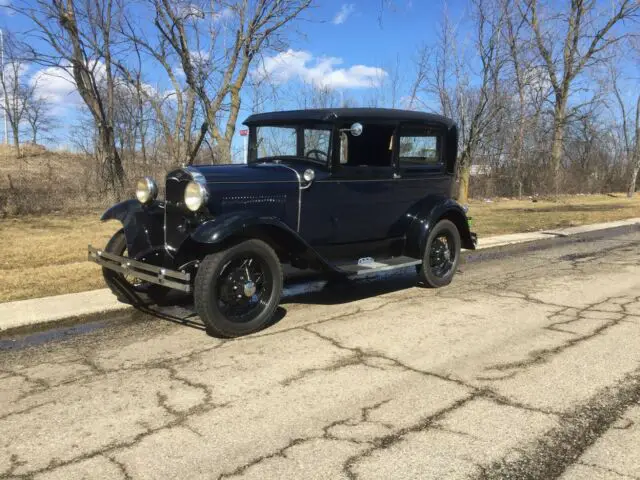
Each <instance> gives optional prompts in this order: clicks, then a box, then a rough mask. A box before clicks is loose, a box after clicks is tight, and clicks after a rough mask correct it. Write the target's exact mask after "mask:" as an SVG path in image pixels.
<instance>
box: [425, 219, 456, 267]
mask: <svg viewBox="0 0 640 480" xmlns="http://www.w3.org/2000/svg"><path fill="white" fill-rule="evenodd" d="M451 236H452V235H451V232H447V231H445V232H442V233H440V234H439V235H438V236H437V237H436V238H434V240H433V242H432V243H431V251H430V252H429V268H430V269H431V272H432V273H433V274H434V275H435V276H436V277H439V278H444V277H446V276H447V275H449V273H450V272H451V269H452V268H453V266H454V265H455V260H456V258H455V256H456V252H455V250H454V248H455V244H454V241H453V239H452V238H451Z"/></svg>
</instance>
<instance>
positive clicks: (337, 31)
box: [0, 0, 638, 146]
mask: <svg viewBox="0 0 640 480" xmlns="http://www.w3.org/2000/svg"><path fill="white" fill-rule="evenodd" d="M12 1H13V2H20V1H23V2H24V3H25V4H27V5H28V4H29V3H30V2H31V0H0V5H3V4H4V5H6V4H7V3H9V2H12ZM601 1H602V2H604V3H606V2H607V0H601ZM383 3H384V4H385V8H384V10H381V6H382V4H383ZM445 3H446V10H447V11H448V14H449V16H450V18H451V19H452V21H454V23H455V22H458V21H459V20H460V19H461V18H464V17H465V16H466V14H467V13H468V11H467V10H468V1H467V0H447V1H446V2H445V0H383V1H382V0H350V1H347V2H345V1H343V0H317V2H316V7H315V8H313V9H312V10H310V11H308V12H307V13H305V14H304V19H303V20H302V21H299V22H297V24H296V26H295V30H296V32H297V33H293V34H291V35H290V40H289V44H288V46H287V47H288V48H287V49H285V51H283V52H280V53H277V52H269V53H266V54H265V57H264V62H263V63H257V64H255V65H254V70H257V71H258V72H260V71H263V70H264V71H268V74H269V75H270V78H271V79H273V80H275V81H276V83H278V84H279V85H280V86H281V87H285V89H286V88H290V89H291V90H290V91H291V92H293V91H295V89H296V88H300V86H301V85H302V83H305V82H306V84H307V86H309V85H311V86H313V85H316V86H317V85H322V86H328V87H330V88H332V89H333V90H334V91H335V92H337V94H339V95H341V96H342V97H343V98H347V99H353V100H355V101H356V102H357V103H359V104H362V103H364V102H365V101H366V100H365V99H366V98H367V97H368V96H370V95H372V94H373V93H375V89H376V85H377V84H378V83H380V80H381V79H384V78H385V76H388V74H389V73H393V72H392V70H393V69H394V68H397V70H398V73H399V74H400V82H401V83H402V84H404V87H405V88H401V90H403V91H405V92H406V91H407V90H408V89H407V88H406V87H407V84H408V83H409V82H411V80H412V79H413V76H414V71H413V62H414V60H415V58H416V55H417V52H418V47H419V46H420V45H422V44H433V43H434V42H435V41H436V39H437V31H438V28H439V23H440V22H441V20H442V17H443V11H444V9H445ZM141 21H142V20H141ZM0 28H3V29H5V30H6V29H9V30H11V31H14V32H18V33H21V34H25V33H26V32H27V31H28V30H29V29H30V28H31V24H30V23H29V21H28V20H26V19H25V18H23V17H21V16H20V15H19V14H15V13H14V14H11V12H10V11H8V10H7V9H4V8H1V7H0ZM459 32H460V35H461V36H465V35H468V32H467V30H466V29H465V26H464V24H462V25H459ZM30 43H31V44H32V45H33V46H34V47H35V48H36V49H37V48H38V47H41V48H43V49H46V48H47V47H46V45H45V44H42V45H38V41H37V40H34V39H33V38H30ZM469 53H472V52H469ZM396 62H397V67H396ZM153 68H156V67H151V69H150V71H149V74H148V75H147V79H145V81H147V82H150V83H151V82H157V83H154V84H153V85H152V86H153V87H154V88H156V89H157V88H163V86H162V80H157V78H161V75H155V72H154V71H153ZM630 68H631V69H632V70H633V66H631V67H630ZM635 70H636V72H637V70H638V66H637V65H636V66H635ZM43 73H44V74H46V73H52V72H51V71H50V70H45V71H44V72H43V71H42V67H38V66H32V67H31V68H30V69H29V70H28V71H27V73H26V75H27V76H30V77H31V78H39V79H40V82H39V85H40V88H41V89H42V91H43V92H45V93H46V95H47V96H48V98H50V100H51V101H52V103H54V105H55V109H54V114H55V115H56V116H57V117H58V118H59V119H60V122H59V125H60V128H59V129H58V131H57V132H56V133H57V139H58V142H59V143H60V144H63V145H65V144H66V145H65V146H68V145H69V140H68V137H69V133H68V132H69V131H70V129H69V127H70V126H71V125H73V124H74V123H76V122H77V118H78V111H79V109H78V105H80V104H81V100H80V98H79V96H78V95H77V93H75V92H74V86H73V85H72V84H71V83H70V82H69V81H68V80H66V79H64V78H60V76H59V75H58V76H48V75H44V74H43ZM54 73H55V72H54ZM152 78H154V80H151V79H152ZM165 84H166V81H165ZM167 86H168V84H167ZM285 91H286V90H285ZM384 100H385V101H387V97H385V99H384ZM296 106H298V105H296V102H295V101H294V100H293V99H292V98H291V95H289V96H287V95H282V96H281V97H280V99H279V101H278V103H277V104H273V103H271V104H268V107H269V108H267V109H284V108H295V107H296ZM250 113H251V98H250V96H249V95H245V97H244V102H243V108H242V110H241V113H240V119H239V120H240V121H242V120H243V119H244V118H246V116H247V115H248V114H250ZM239 143H240V138H236V141H235V142H234V144H235V146H239Z"/></svg>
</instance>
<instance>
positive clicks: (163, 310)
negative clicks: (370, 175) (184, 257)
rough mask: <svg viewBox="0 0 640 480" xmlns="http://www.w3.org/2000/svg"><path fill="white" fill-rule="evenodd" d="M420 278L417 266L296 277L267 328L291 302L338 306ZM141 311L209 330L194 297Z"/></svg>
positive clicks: (402, 287)
mask: <svg viewBox="0 0 640 480" xmlns="http://www.w3.org/2000/svg"><path fill="white" fill-rule="evenodd" d="M417 285H418V283H417V278H416V275H415V271H414V270H413V269H406V270H402V271H397V272H393V274H378V275H372V276H369V277H365V278H359V279H333V280H326V279H323V278H322V277H319V276H318V275H316V274H309V275H308V276H296V277H294V278H292V279H286V280H285V287H284V291H283V295H282V300H281V302H280V305H281V306H280V307H278V309H277V310H276V312H275V314H274V316H273V317H272V320H271V322H269V325H268V326H267V327H266V328H269V327H272V326H274V325H276V324H278V323H279V322H280V321H282V319H284V318H285V317H286V315H287V308H286V307H287V305H292V304H305V305H338V304H344V303H351V302H355V301H358V300H362V299H365V298H370V297H375V296H378V295H383V294H386V293H392V292H397V291H401V290H406V289H409V288H413V287H415V286H417ZM135 308H136V310H138V311H139V312H141V313H143V314H146V315H150V316H153V317H156V318H159V319H162V320H166V321H168V322H172V323H175V324H179V325H183V326H186V327H190V328H193V329H196V330H201V331H204V330H206V328H205V326H204V324H203V323H202V321H201V320H200V317H199V316H198V314H197V313H196V312H195V310H194V307H193V303H192V302H191V301H190V299H187V298H183V299H182V301H181V302H179V303H178V304H172V305H138V306H136V307H135Z"/></svg>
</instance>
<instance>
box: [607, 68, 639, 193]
mask: <svg viewBox="0 0 640 480" xmlns="http://www.w3.org/2000/svg"><path fill="white" fill-rule="evenodd" d="M610 85H611V90H612V93H613V97H614V99H615V102H616V106H617V109H618V116H619V118H620V122H621V133H622V135H621V137H622V147H623V151H624V154H625V157H626V160H627V162H629V166H630V169H631V176H630V178H629V186H628V188H627V197H629V198H632V197H633V195H634V194H635V191H636V183H637V181H638V172H640V93H639V92H636V94H635V97H631V95H629V96H625V95H624V94H623V92H622V91H621V88H620V73H619V71H618V69H617V68H616V67H615V65H611V66H610ZM634 111H635V112H634Z"/></svg>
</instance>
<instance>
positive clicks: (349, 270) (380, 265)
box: [335, 257, 422, 275]
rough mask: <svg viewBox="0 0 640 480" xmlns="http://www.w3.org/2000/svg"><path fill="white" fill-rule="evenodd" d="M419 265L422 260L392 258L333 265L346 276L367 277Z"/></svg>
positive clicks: (363, 259) (362, 259)
mask: <svg viewBox="0 0 640 480" xmlns="http://www.w3.org/2000/svg"><path fill="white" fill-rule="evenodd" d="M421 263H422V260H417V259H415V258H413V257H392V258H385V259H381V260H379V261H375V260H374V259H372V258H366V259H365V258H361V259H360V260H358V263H346V264H343V265H335V267H336V268H337V269H338V270H340V271H341V272H343V273H346V274H347V275H369V274H372V273H378V272H385V271H388V270H397V269H399V268H407V267H411V266H414V265H420V264H421Z"/></svg>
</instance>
